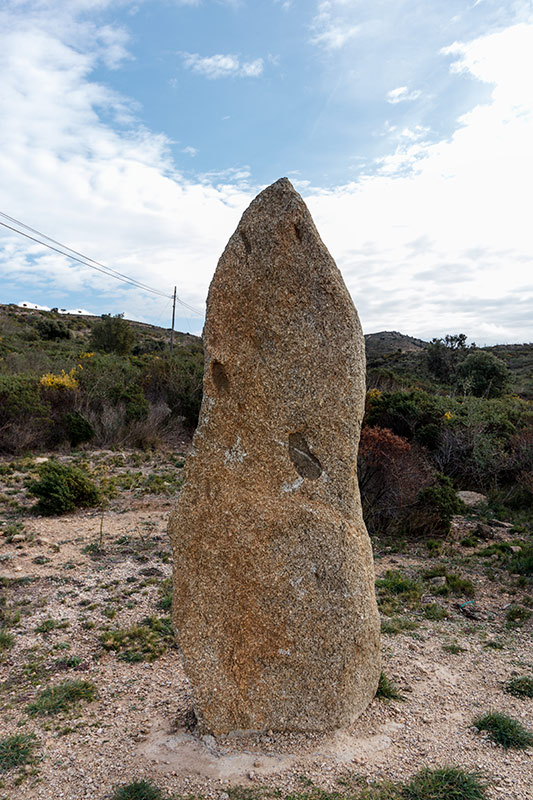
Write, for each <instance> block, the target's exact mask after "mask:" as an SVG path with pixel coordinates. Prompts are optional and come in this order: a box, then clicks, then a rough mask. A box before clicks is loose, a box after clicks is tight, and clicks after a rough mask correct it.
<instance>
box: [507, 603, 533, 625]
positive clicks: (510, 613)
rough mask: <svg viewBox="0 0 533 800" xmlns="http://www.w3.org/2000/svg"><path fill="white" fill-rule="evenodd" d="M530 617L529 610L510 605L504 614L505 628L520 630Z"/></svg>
mask: <svg viewBox="0 0 533 800" xmlns="http://www.w3.org/2000/svg"><path fill="white" fill-rule="evenodd" d="M531 616H532V612H531V611H530V610H529V608H524V606H518V605H512V606H509V608H508V609H507V611H506V613H505V618H506V620H507V627H508V628H521V627H522V625H524V623H525V622H527V621H528V619H530V618H531Z"/></svg>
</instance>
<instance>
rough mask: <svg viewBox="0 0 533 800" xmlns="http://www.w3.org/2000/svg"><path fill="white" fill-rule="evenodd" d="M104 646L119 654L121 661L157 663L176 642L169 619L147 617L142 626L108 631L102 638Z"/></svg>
mask: <svg viewBox="0 0 533 800" xmlns="http://www.w3.org/2000/svg"><path fill="white" fill-rule="evenodd" d="M100 641H101V643H102V646H103V647H104V648H105V649H106V650H112V651H114V652H115V653H117V654H118V658H119V659H120V660H121V661H128V662H129V663H132V664H133V663H136V662H138V661H155V659H156V658H159V656H162V655H163V653H164V652H165V651H166V650H167V648H168V647H169V645H170V644H172V643H173V642H174V631H173V629H172V622H171V620H170V618H169V617H161V618H157V617H147V618H146V619H144V620H142V622H141V624H140V625H132V626H131V628H118V629H115V630H111V631H107V633H104V634H103V635H102V636H101V637H100Z"/></svg>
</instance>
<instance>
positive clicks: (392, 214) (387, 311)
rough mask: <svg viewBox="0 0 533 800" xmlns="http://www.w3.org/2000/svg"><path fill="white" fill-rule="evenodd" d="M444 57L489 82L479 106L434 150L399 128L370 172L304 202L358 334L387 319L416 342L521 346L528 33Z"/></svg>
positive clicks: (526, 260)
mask: <svg viewBox="0 0 533 800" xmlns="http://www.w3.org/2000/svg"><path fill="white" fill-rule="evenodd" d="M446 54H447V55H450V56H452V57H454V59H455V60H454V61H453V63H452V65H451V69H452V70H453V71H455V72H457V71H468V73H470V74H472V75H474V76H475V77H477V78H478V79H479V80H480V81H483V82H486V83H489V84H493V89H492V94H491V97H490V98H489V100H488V101H487V102H486V103H484V104H481V105H477V106H476V107H474V108H473V109H472V110H471V111H470V112H468V113H467V114H465V115H463V116H462V117H460V119H459V120H458V123H457V128H456V130H455V132H454V133H453V134H452V135H451V136H450V137H449V138H447V139H445V140H443V141H439V142H436V143H435V142H428V141H424V139H423V134H424V131H423V129H421V130H420V131H418V133H419V134H420V135H421V137H422V138H420V137H418V135H417V132H416V130H415V131H414V133H415V137H414V138H415V141H413V136H412V135H411V133H412V132H409V129H407V135H403V136H402V139H401V140H400V143H399V145H398V148H397V150H396V151H395V152H394V153H392V154H391V155H390V156H388V157H387V158H385V159H383V160H382V161H381V162H380V163H379V165H378V173H377V174H374V175H367V176H366V177H363V178H361V179H360V181H358V182H357V183H354V184H349V185H347V186H343V187H338V188H337V189H335V190H331V191H328V192H325V191H321V190H315V191H314V192H312V193H311V196H310V197H309V204H310V207H311V209H312V210H313V212H314V213H315V215H316V218H317V223H318V227H319V229H320V230H321V231H322V232H323V233H324V237H325V240H326V242H327V243H328V244H329V245H330V247H331V249H332V251H333V254H334V256H335V257H336V258H337V259H338V262H339V264H340V265H341V267H342V268H343V271H344V275H345V278H346V279H347V283H348V286H349V287H350V288H351V289H352V291H353V294H354V298H355V301H356V304H357V305H358V306H360V310H361V311H362V317H363V321H364V324H365V327H366V329H367V330H379V329H383V328H387V327H390V322H387V320H394V321H395V323H394V324H395V326H396V328H397V329H400V330H405V331H406V332H408V333H413V334H418V335H421V336H432V335H441V334H442V333H446V332H454V331H455V332H456V331H458V330H464V331H465V332H466V333H470V334H471V335H473V337H474V338H475V339H476V340H479V341H480V342H482V341H483V340H484V339H485V340H487V341H494V340H498V339H500V340H502V339H504V340H508V341H513V340H516V339H520V338H524V337H527V338H530V339H531V338H533V329H532V327H531V326H532V319H531V314H530V309H531V302H532V300H533V270H532V269H531V265H532V264H533V234H532V229H531V223H530V209H531V205H532V201H533V196H532V195H533V189H532V187H533V159H532V148H533V145H532V142H533V106H532V104H531V97H532V96H533V25H525V24H521V25H515V26H512V27H509V28H507V29H506V30H503V31H500V32H498V33H494V34H491V35H489V36H484V37H479V38H477V39H475V40H473V41H471V42H461V43H455V44H454V45H452V46H451V47H450V48H448V49H447V50H446ZM405 133H406V132H405V130H404V131H402V134H405ZM354 220H355V221H356V224H354ZM451 264H454V265H458V270H457V269H456V270H455V272H454V271H453V270H451V267H450V265H451ZM421 273H424V276H425V277H424V278H423V279H421V278H420V275H421ZM458 276H459V277H460V279H459V277H458ZM450 278H451V279H450ZM528 304H529V306H528ZM528 308H529V311H528V314H529V319H528V316H527V314H524V313H522V311H527V310H528Z"/></svg>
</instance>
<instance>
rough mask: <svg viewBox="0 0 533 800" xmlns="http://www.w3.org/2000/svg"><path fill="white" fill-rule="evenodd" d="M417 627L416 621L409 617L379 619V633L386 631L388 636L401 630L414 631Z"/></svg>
mask: <svg viewBox="0 0 533 800" xmlns="http://www.w3.org/2000/svg"><path fill="white" fill-rule="evenodd" d="M417 628H418V622H415V621H414V620H412V619H409V617H391V618H390V619H383V620H381V633H387V634H389V636H395V635H396V634H397V633H400V632H401V631H414V630H416V629H417Z"/></svg>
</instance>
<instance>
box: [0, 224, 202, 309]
mask: <svg viewBox="0 0 533 800" xmlns="http://www.w3.org/2000/svg"><path fill="white" fill-rule="evenodd" d="M0 216H1V217H3V218H4V219H8V220H9V221H10V222H13V223H14V224H15V225H18V226H20V227H22V228H25V229H26V230H28V231H31V232H32V233H35V234H36V235H37V236H39V237H41V238H40V239H38V238H36V237H35V236H30V235H29V234H28V233H24V231H21V230H18V229H17V228H14V227H13V226H12V225H8V224H7V223H5V222H2V220H0V225H2V226H3V227H4V228H7V229H8V230H11V231H13V232H14V233H18V234H19V235H20V236H24V237H25V238H26V239H30V240H31V241H32V242H36V243H37V244H40V245H42V246H43V247H47V248H48V249H49V250H53V251H54V252H56V253H59V255H62V256H64V257H65V258H69V259H71V261H77V262H78V263H79V264H82V265H83V266H84V267H89V268H90V269H94V270H96V271H97V272H101V273H102V274H104V275H107V276H108V277H109V278H114V279H115V280H118V281H121V282H122V283H127V284H129V285H130V286H134V287H135V288H136V289H142V290H143V291H145V292H151V293H152V294H155V295H158V296H160V297H164V298H166V299H169V300H173V299H174V296H173V295H169V294H165V292H162V291H161V290H160V289H155V288H153V287H151V286H147V285H146V284H144V283H141V282H140V281H138V280H136V278H131V277H130V276H128V275H125V274H124V273H122V272H118V271H117V270H114V269H112V268H111V267H107V266H106V265H105V264H102V263H100V262H99V261H95V260H94V259H93V258H89V257H88V256H85V255H83V253H80V252H79V251H78V250H74V249H73V248H72V247H68V246H67V245H64V244H62V243H61V242H58V241H57V240H56V239H52V237H51V236H47V235H46V234H45V233H41V231H38V230H36V229H35V228H32V227H30V226H29V225H26V224H25V223H24V222H21V221H20V220H18V219H15V218H14V217H10V216H9V214H5V213H4V212H3V211H0ZM42 239H47V240H48V242H53V243H54V245H58V246H57V247H54V246H53V245H51V244H48V243H47V242H43V241H42ZM59 248H61V249H59ZM65 251H68V252H65ZM176 301H177V302H178V303H180V305H182V306H184V308H187V309H188V310H189V311H192V312H193V313H195V314H198V315H199V316H203V314H202V312H201V311H198V310H197V309H196V308H193V307H192V306H190V305H189V304H188V303H185V302H184V301H183V300H181V299H180V298H179V297H178V296H177V295H176Z"/></svg>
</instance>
